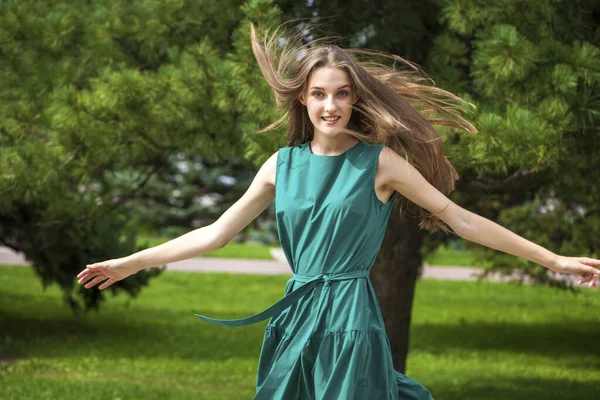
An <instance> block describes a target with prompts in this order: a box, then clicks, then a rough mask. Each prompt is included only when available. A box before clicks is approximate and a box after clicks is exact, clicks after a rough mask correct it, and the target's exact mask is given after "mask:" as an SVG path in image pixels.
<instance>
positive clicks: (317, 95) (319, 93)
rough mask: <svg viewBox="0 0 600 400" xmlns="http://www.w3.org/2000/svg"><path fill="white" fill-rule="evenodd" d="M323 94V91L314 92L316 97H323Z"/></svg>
mask: <svg viewBox="0 0 600 400" xmlns="http://www.w3.org/2000/svg"><path fill="white" fill-rule="evenodd" d="M322 94H323V93H321V92H313V96H315V97H321V95H322Z"/></svg>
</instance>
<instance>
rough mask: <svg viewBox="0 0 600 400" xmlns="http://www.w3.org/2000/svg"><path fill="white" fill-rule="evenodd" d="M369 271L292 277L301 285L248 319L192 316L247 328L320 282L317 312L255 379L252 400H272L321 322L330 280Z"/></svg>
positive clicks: (290, 303) (354, 276) (352, 276)
mask: <svg viewBox="0 0 600 400" xmlns="http://www.w3.org/2000/svg"><path fill="white" fill-rule="evenodd" d="M369 271H370V269H366V270H359V271H352V272H345V273H331V274H319V275H316V276H305V275H298V274H294V276H293V277H292V278H291V279H294V280H296V281H298V282H302V283H303V285H301V286H299V287H298V288H297V289H296V290H294V291H293V292H291V293H288V294H287V295H286V296H284V297H283V298H282V299H281V300H279V301H278V302H277V303H275V304H273V305H272V306H271V307H269V308H267V309H266V310H264V311H263V312H260V313H258V314H255V315H252V316H250V317H246V318H241V319H214V318H208V317H205V316H202V315H199V314H194V315H196V316H197V317H198V318H200V319H202V320H204V321H206V322H211V323H213V324H218V325H224V326H244V325H250V324H253V323H255V322H259V321H263V320H265V319H267V318H269V317H274V316H277V315H279V314H280V313H281V312H282V311H284V310H285V309H287V308H288V307H290V306H291V305H292V304H294V303H295V302H297V301H298V300H299V299H300V298H301V297H302V296H305V295H306V294H307V293H310V291H311V290H312V289H313V288H314V287H315V286H317V285H318V284H319V283H321V282H324V285H323V289H322V290H321V292H320V293H319V298H318V299H316V304H317V312H313V313H310V314H309V316H308V318H306V320H305V321H304V322H303V324H302V325H301V326H300V327H299V328H298V330H297V331H296V332H295V334H294V335H293V336H291V337H290V338H289V339H288V340H286V343H284V342H282V343H280V345H281V346H282V347H281V352H280V353H279V357H278V360H277V362H276V363H275V364H274V365H273V366H271V370H270V371H269V373H268V375H267V377H266V378H265V380H264V381H263V382H262V383H260V382H258V377H257V382H256V383H257V385H256V390H257V391H256V395H255V396H254V399H255V400H272V399H273V396H274V394H275V393H276V392H277V388H278V387H279V386H280V383H281V382H282V380H283V379H285V377H286V376H287V375H288V373H289V371H290V370H291V369H292V368H293V367H294V365H296V364H297V361H298V359H299V358H300V356H301V354H302V351H303V349H304V346H306V344H307V343H308V340H309V339H310V337H311V335H312V333H313V332H315V330H316V328H317V325H318V324H319V322H320V320H321V315H322V312H323V310H324V308H325V306H326V305H327V304H329V293H330V290H329V287H330V286H331V282H332V281H341V280H347V279H361V278H362V279H367V278H368V277H369Z"/></svg>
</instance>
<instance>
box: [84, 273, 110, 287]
mask: <svg viewBox="0 0 600 400" xmlns="http://www.w3.org/2000/svg"><path fill="white" fill-rule="evenodd" d="M105 279H106V276H104V275H101V276H97V277H95V278H94V280H93V281H91V282H90V283H88V284H86V285H85V287H86V289H89V288H91V287H93V286H95V285H97V284H98V283H100V282H102V281H103V280H105Z"/></svg>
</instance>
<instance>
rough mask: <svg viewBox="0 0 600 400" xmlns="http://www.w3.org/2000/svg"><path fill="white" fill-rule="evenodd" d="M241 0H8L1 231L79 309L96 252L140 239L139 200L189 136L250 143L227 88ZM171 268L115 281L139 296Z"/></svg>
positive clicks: (202, 144)
mask: <svg viewBox="0 0 600 400" xmlns="http://www.w3.org/2000/svg"><path fill="white" fill-rule="evenodd" d="M240 5H241V1H237V0H229V1H220V2H218V3H215V2H212V1H183V0H170V1H163V0H148V1H144V2H131V1H123V0H113V1H108V0H105V1H95V2H89V1H59V0H56V1H34V0H23V1H18V2H17V1H8V2H2V3H0V38H1V41H2V47H1V48H0V73H1V74H2V79H0V177H1V179H0V194H1V195H0V243H2V244H3V245H6V246H9V247H11V248H13V249H15V250H17V251H22V252H23V253H24V254H25V256H26V257H27V259H28V260H29V261H30V262H32V264H33V266H34V268H35V271H36V272H37V274H38V275H39V276H40V278H41V280H42V282H43V284H44V285H45V286H46V285H49V284H53V283H56V284H58V285H59V286H60V287H61V288H62V289H63V291H64V294H65V299H66V300H67V301H68V303H69V304H70V305H71V306H72V307H73V309H74V310H77V309H79V308H80V306H81V304H82V303H83V304H84V305H85V307H86V308H90V307H98V304H99V301H100V300H101V299H102V297H103V296H102V294H101V292H100V291H98V290H97V289H95V290H87V289H83V288H82V287H81V286H79V285H77V284H76V280H75V275H76V274H77V273H78V272H79V271H81V269H83V268H84V267H85V265H86V264H87V263H91V262H95V261H99V260H104V259H108V258H117V257H122V256H125V255H128V254H131V253H132V252H134V251H135V250H139V249H138V248H137V247H136V245H135V242H136V240H135V239H136V227H135V226H133V224H131V223H130V221H129V217H130V211H131V200H132V199H135V198H137V197H138V196H140V193H143V191H144V189H145V187H146V185H147V183H148V181H149V180H150V179H152V177H153V176H154V175H155V174H156V173H158V172H160V171H164V170H165V169H166V168H168V165H169V159H170V157H172V155H173V154H174V153H176V152H180V151H182V149H185V150H186V151H188V152H189V153H193V154H196V155H198V156H199V157H201V158H202V159H203V160H206V161H207V162H217V161H219V160H220V159H225V160H228V159H231V158H232V157H234V156H236V155H239V154H241V152H242V151H243V146H242V143H241V142H240V140H239V132H240V131H239V129H238V128H237V126H236V120H235V118H232V116H231V110H230V108H231V105H230V104H229V103H231V100H230V99H228V97H227V93H223V90H224V89H223V87H224V85H223V82H225V81H226V79H227V78H228V77H227V75H225V72H226V68H222V66H224V65H225V63H226V55H227V53H228V52H230V51H231V49H232V47H231V39H230V34H231V32H232V31H233V30H234V29H235V28H236V26H237V25H238V24H239V19H240V18H241V10H240V7H239V6H240ZM158 272H159V271H157V270H154V271H142V272H140V273H138V274H136V275H134V276H132V277H131V278H129V279H127V280H124V281H122V282H119V283H118V284H115V285H113V286H111V289H110V290H112V291H113V292H119V291H122V290H125V291H126V292H128V293H129V294H131V295H136V294H137V293H138V292H139V290H140V288H141V287H142V286H144V285H146V284H147V282H148V280H149V278H150V277H152V276H155V275H156V274H157V273H158Z"/></svg>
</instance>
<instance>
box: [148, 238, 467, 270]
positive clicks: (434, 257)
mask: <svg viewBox="0 0 600 400" xmlns="http://www.w3.org/2000/svg"><path fill="white" fill-rule="evenodd" d="M168 240H170V239H169V238H163V237H153V236H140V237H139V239H138V245H142V244H145V245H147V246H148V247H154V246H158V245H159V244H162V243H164V242H166V241H168ZM271 247H272V246H267V245H262V244H245V243H235V242H230V243H228V244H227V245H226V246H225V247H223V248H222V249H219V250H216V251H214V252H211V253H206V254H203V255H201V256H200V257H223V258H238V259H259V260H260V259H262V260H272V259H273V256H271V253H270V249H271ZM424 262H425V263H426V264H428V265H435V266H442V267H444V266H463V267H472V264H473V256H472V254H471V252H470V251H467V250H452V249H449V248H447V247H445V246H442V247H439V248H438V249H437V250H436V252H435V253H433V254H431V255H429V257H427V258H426V259H425V260H424Z"/></svg>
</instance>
